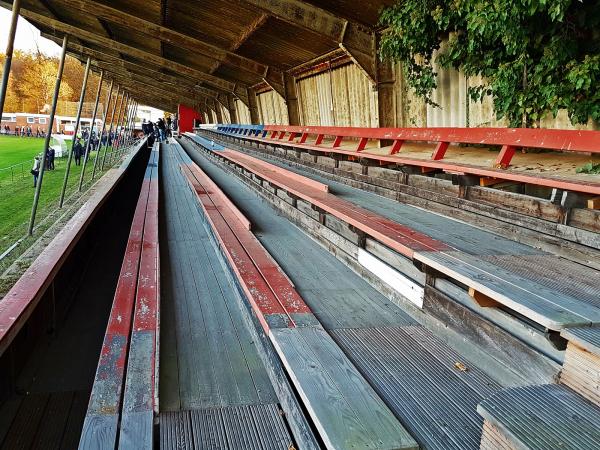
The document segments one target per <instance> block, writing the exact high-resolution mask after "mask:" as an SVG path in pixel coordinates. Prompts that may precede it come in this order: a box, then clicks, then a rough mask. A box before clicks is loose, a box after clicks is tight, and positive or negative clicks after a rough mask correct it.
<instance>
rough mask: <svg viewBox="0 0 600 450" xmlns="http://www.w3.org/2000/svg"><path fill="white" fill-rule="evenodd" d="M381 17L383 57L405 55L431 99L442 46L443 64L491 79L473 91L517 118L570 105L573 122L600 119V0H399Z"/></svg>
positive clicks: (415, 84)
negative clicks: (486, 97) (489, 98)
mask: <svg viewBox="0 0 600 450" xmlns="http://www.w3.org/2000/svg"><path fill="white" fill-rule="evenodd" d="M380 23H381V25H383V26H384V27H385V30H384V32H383V35H382V38H381V43H380V48H379V52H380V56H381V58H384V59H391V60H395V61H401V62H402V63H403V64H402V66H403V69H404V71H405V77H406V80H407V83H408V85H409V86H410V87H411V88H413V89H414V90H415V92H416V94H417V95H418V96H420V97H422V98H424V99H425V100H426V101H427V102H428V103H429V104H434V102H433V101H432V98H431V94H432V90H433V89H434V88H435V87H436V75H437V74H436V73H435V70H434V66H433V63H434V60H433V58H434V51H436V50H437V53H435V54H436V57H435V58H436V60H435V62H436V63H437V64H438V65H439V67H443V68H454V69H457V70H462V71H463V72H464V73H465V75H467V76H472V75H473V76H475V75H482V76H483V77H484V78H485V79H486V85H481V86H475V87H472V88H471V89H470V91H469V94H470V96H471V98H473V99H474V100H480V99H482V98H483V96H485V95H491V96H492V98H493V101H494V108H495V111H496V116H497V118H498V119H501V118H503V117H506V118H507V119H508V121H509V122H510V124H511V125H512V126H522V125H526V126H531V125H534V124H536V122H537V121H538V120H540V118H541V117H542V116H543V115H544V114H546V113H547V112H552V113H553V114H554V115H556V113H557V112H558V110H559V109H563V108H564V109H566V110H567V111H568V114H569V118H570V119H571V121H572V122H573V123H586V122H587V121H588V119H589V118H590V117H591V118H592V119H593V120H596V121H600V1H598V0H449V1H448V0H400V1H399V2H398V4H396V5H395V6H391V7H388V8H385V9H383V11H382V13H381V16H380ZM442 43H445V44H444V45H442Z"/></svg>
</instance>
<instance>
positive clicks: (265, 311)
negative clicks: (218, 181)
mask: <svg viewBox="0 0 600 450" xmlns="http://www.w3.org/2000/svg"><path fill="white" fill-rule="evenodd" d="M181 170H182V172H183V174H184V175H185V177H186V179H187V181H188V183H189V185H190V188H191V189H192V191H193V192H194V193H195V194H196V196H197V197H198V201H199V204H200V206H201V208H202V209H203V211H204V215H205V217H206V219H207V220H208V222H209V224H210V226H211V228H212V229H213V231H214V233H213V234H214V236H215V238H216V239H217V241H218V242H219V244H220V247H221V249H222V251H223V252H224V254H225V257H226V258H227V260H228V261H229V263H230V265H231V268H232V269H233V270H234V272H235V273H236V276H237V278H238V280H239V281H240V283H241V285H242V288H243V290H244V292H245V294H246V296H247V297H248V299H249V300H250V302H251V303H252V307H253V309H254V311H255V313H256V315H257V317H258V318H259V320H260V322H261V324H262V326H263V328H264V330H265V331H266V332H268V331H269V329H271V328H278V327H284V328H288V327H289V328H294V327H295V326H296V322H297V321H303V322H304V321H306V320H311V317H305V315H310V316H312V313H311V311H310V309H309V308H308V306H306V304H305V303H304V300H302V298H301V297H300V296H299V294H298V293H297V292H296V290H295V288H294V286H293V285H292V283H291V282H290V280H289V279H288V277H287V276H286V275H285V273H284V272H283V271H282V270H281V268H280V267H279V265H278V264H277V263H276V262H275V261H274V260H273V258H272V257H271V256H270V255H269V253H268V252H267V251H266V250H265V248H264V247H263V246H262V244H260V242H259V241H258V240H257V239H256V237H255V236H254V235H253V234H252V232H250V231H249V229H248V227H247V226H246V225H245V221H242V220H240V218H239V216H240V215H241V213H240V212H239V211H238V210H237V208H235V206H233V204H232V203H231V202H230V201H229V199H228V198H227V197H226V196H225V194H223V192H222V191H221V190H220V189H219V188H218V187H217V186H216V185H215V184H214V183H213V181H212V180H211V179H210V178H209V177H208V176H207V175H206V174H205V173H204V172H202V171H201V170H200V169H199V168H197V167H196V166H195V165H192V164H190V165H183V164H182V165H181ZM246 220H247V219H246Z"/></svg>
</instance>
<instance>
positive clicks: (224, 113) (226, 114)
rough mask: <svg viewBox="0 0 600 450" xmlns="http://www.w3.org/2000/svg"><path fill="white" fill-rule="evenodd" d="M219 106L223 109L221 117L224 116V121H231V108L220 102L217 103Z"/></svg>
mask: <svg viewBox="0 0 600 450" xmlns="http://www.w3.org/2000/svg"><path fill="white" fill-rule="evenodd" d="M217 108H219V109H221V117H223V123H231V115H230V114H229V110H228V109H227V108H225V107H224V106H223V105H221V104H220V103H219V104H218V105H217Z"/></svg>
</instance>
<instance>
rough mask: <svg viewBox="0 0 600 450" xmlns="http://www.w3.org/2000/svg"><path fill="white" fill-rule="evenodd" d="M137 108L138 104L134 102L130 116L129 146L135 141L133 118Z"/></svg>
mask: <svg viewBox="0 0 600 450" xmlns="http://www.w3.org/2000/svg"><path fill="white" fill-rule="evenodd" d="M138 106H139V103H138V102H135V105H133V111H132V114H131V126H130V127H129V145H132V144H133V142H134V141H135V117H136V116H137V111H138Z"/></svg>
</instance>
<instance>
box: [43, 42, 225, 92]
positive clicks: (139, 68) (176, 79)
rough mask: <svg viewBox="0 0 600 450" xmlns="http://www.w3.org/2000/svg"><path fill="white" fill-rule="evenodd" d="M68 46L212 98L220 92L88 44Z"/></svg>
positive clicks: (189, 79)
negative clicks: (101, 50)
mask: <svg viewBox="0 0 600 450" xmlns="http://www.w3.org/2000/svg"><path fill="white" fill-rule="evenodd" d="M41 35H42V37H44V38H46V39H49V40H51V41H53V42H56V43H61V42H62V41H61V39H60V38H58V37H56V36H53V35H51V34H48V33H45V32H42V33H41ZM68 48H69V50H70V53H71V55H72V56H75V57H77V56H78V55H85V56H89V57H91V58H92V59H93V60H95V61H101V62H104V63H107V64H111V65H112V66H116V67H119V68H121V69H123V70H125V71H128V72H133V73H139V72H136V71H141V72H143V74H145V75H149V76H152V77H154V78H156V79H157V80H162V79H164V80H167V81H168V82H171V83H179V84H180V85H184V86H186V87H188V88H189V89H193V90H194V92H197V93H199V94H202V95H204V96H207V97H211V98H212V97H216V96H217V95H219V94H220V91H215V90H212V89H209V88H206V87H202V86H198V84H197V82H196V80H194V79H191V78H186V77H181V76H173V75H169V74H166V73H163V72H160V71H158V70H156V67H155V66H152V65H150V66H148V65H145V64H138V63H134V62H131V61H127V60H123V59H121V58H119V57H117V56H114V55H112V54H110V53H103V52H100V51H98V50H94V49H92V48H90V47H87V46H84V45H81V44H76V43H73V42H69V44H68ZM78 59H79V58H78Z"/></svg>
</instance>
